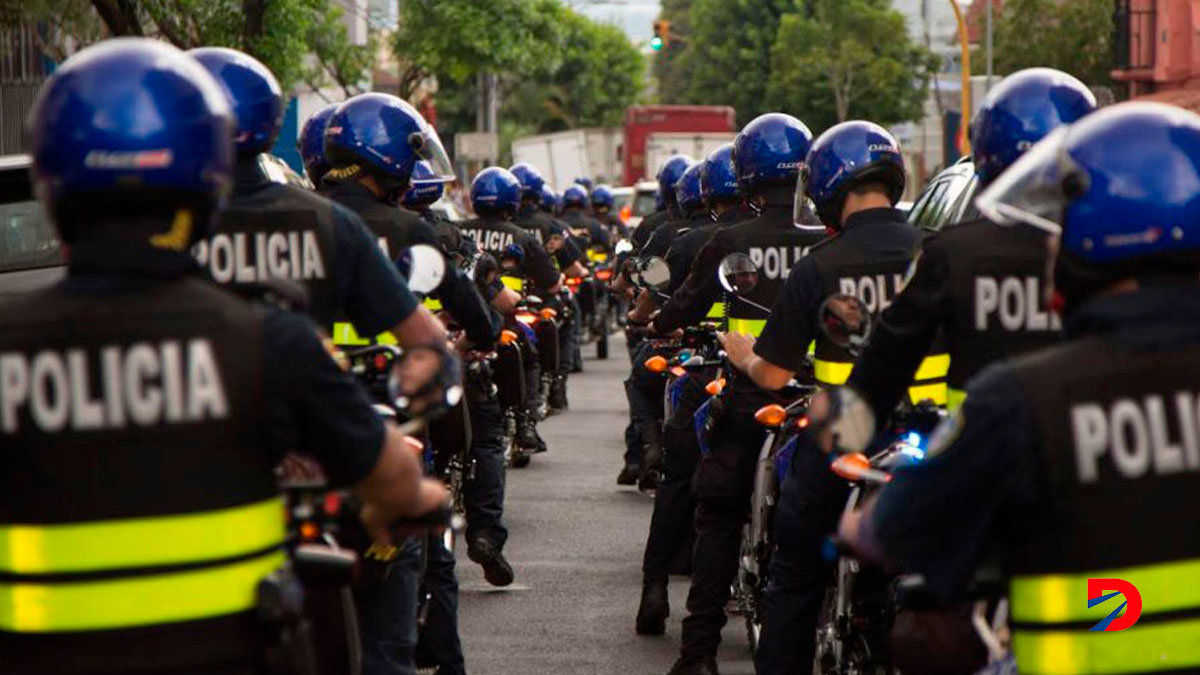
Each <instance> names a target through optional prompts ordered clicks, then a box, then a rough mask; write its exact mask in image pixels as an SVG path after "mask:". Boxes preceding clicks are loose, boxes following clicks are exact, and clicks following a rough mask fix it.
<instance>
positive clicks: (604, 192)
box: [592, 183, 613, 209]
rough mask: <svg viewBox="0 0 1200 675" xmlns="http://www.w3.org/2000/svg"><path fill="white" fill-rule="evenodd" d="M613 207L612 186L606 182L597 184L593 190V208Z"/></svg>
mask: <svg viewBox="0 0 1200 675" xmlns="http://www.w3.org/2000/svg"><path fill="white" fill-rule="evenodd" d="M612 207H613V191H612V188H611V187H609V186H608V185H605V184H604V183H601V184H600V185H597V186H596V189H595V190H592V208H594V209H611V208H612Z"/></svg>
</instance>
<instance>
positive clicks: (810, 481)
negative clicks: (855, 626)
mask: <svg viewBox="0 0 1200 675" xmlns="http://www.w3.org/2000/svg"><path fill="white" fill-rule="evenodd" d="M849 492H850V488H849V486H848V485H847V483H846V481H844V480H841V479H839V478H838V477H837V476H836V475H835V474H834V473H833V472H832V471H830V470H829V462H828V458H827V457H826V456H825V455H824V453H822V452H821V451H820V450H819V449H818V448H817V447H816V446H815V445H813V444H812V443H811V442H804V440H803V439H802V441H801V443H800V444H799V445H798V447H797V448H796V454H795V456H794V457H793V458H792V464H791V467H790V468H789V470H788V473H787V475H786V476H785V477H784V480H783V485H782V486H780V494H779V506H778V507H777V508H776V511H775V532H774V535H775V542H776V549H775V552H774V553H773V554H772V556H771V566H770V581H769V582H768V584H767V591H766V595H765V597H764V605H765V611H766V614H765V618H764V621H763V634H762V639H761V640H760V642H759V647H758V654H757V657H756V663H755V666H756V669H757V672H758V673H759V675H768V674H770V675H785V674H791V673H797V672H808V671H809V670H810V669H811V668H812V662H813V657H814V652H815V642H816V631H817V621H818V620H819V619H820V614H821V604H822V602H823V601H824V598H825V591H826V589H827V588H828V587H829V584H830V582H831V581H832V579H833V570H834V563H833V562H832V561H829V560H826V559H825V557H824V556H823V553H822V552H823V549H824V546H825V542H826V541H827V540H828V538H829V536H830V535H831V534H833V533H834V532H835V531H836V529H837V524H838V520H839V519H840V518H841V514H842V511H843V510H844V509H845V507H846V499H847V498H848V497H849Z"/></svg>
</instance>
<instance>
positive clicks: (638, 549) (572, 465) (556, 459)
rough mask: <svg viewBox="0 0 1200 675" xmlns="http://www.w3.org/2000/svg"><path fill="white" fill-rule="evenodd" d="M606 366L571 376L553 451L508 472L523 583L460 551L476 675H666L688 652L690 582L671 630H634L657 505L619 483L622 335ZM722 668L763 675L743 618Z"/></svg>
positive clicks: (591, 364)
mask: <svg viewBox="0 0 1200 675" xmlns="http://www.w3.org/2000/svg"><path fill="white" fill-rule="evenodd" d="M615 337H616V340H615V341H614V342H613V344H612V345H611V356H610V358H609V359H608V360H606V361H597V360H595V359H593V358H590V357H591V356H592V355H593V354H594V353H595V348H594V347H593V346H590V345H585V346H584V357H585V359H586V363H585V364H584V372H583V373H578V374H575V375H572V376H571V378H570V389H569V398H570V405H571V408H570V410H569V411H568V412H567V413H565V414H562V415H558V416H555V417H552V418H550V419H548V420H546V421H544V422H542V423H541V424H540V425H539V429H540V431H541V433H542V435H543V436H544V437H545V439H546V441H547V443H548V444H549V447H550V450H549V452H547V453H545V454H541V455H537V456H536V457H535V458H534V460H533V463H532V464H531V465H530V466H529V467H528V468H525V469H516V470H514V469H510V470H509V472H508V489H507V497H508V499H507V504H506V505H505V519H506V521H507V523H508V527H509V530H510V536H509V540H508V545H507V547H506V549H505V554H506V555H507V556H508V559H509V561H510V562H511V563H512V565H513V568H514V570H515V572H516V582H515V583H514V584H513V585H512V586H510V587H508V588H506V589H496V588H493V587H491V586H489V585H488V584H487V582H486V581H484V579H483V574H482V573H481V571H480V569H479V567H478V566H477V565H475V564H473V563H471V562H470V561H468V560H467V559H466V555H465V553H464V552H462V551H461V550H460V556H459V568H458V569H459V581H460V584H461V607H460V611H459V616H460V617H461V618H460V633H461V635H462V638H463V643H464V649H465V652H466V659H467V670H468V672H470V673H472V674H475V675H536V674H543V673H544V674H547V675H550V674H553V675H562V674H566V673H580V674H588V675H591V674H597V675H599V674H606V675H607V674H613V675H616V674H619V675H651V674H653V675H665V673H666V672H667V671H668V670H669V669H670V667H671V664H672V663H673V662H674V660H675V658H676V656H677V655H678V649H679V628H680V625H679V622H680V620H681V619H682V618H683V616H684V601H685V599H686V597H687V579H686V578H677V579H673V580H672V582H671V618H670V620H669V621H668V623H667V633H666V635H664V636H661V637H643V636H640V635H637V634H636V633H635V632H634V629H633V624H634V615H635V614H636V612H637V605H638V599H639V597H640V593H641V559H642V549H643V546H644V544H645V541H646V532H647V529H648V527H649V523H650V514H651V511H652V509H653V500H652V498H651V497H649V496H647V495H642V494H639V493H638V492H637V490H635V489H633V488H625V487H619V486H618V485H617V484H616V475H617V472H618V471H619V470H620V468H621V455H622V452H623V448H624V442H623V432H624V428H625V423H626V421H627V419H628V412H627V411H628V406H627V405H626V402H625V390H624V387H623V385H622V380H623V379H624V377H625V375H626V374H627V373H628V370H629V360H628V358H627V357H626V351H625V346H624V343H623V342H622V341H621V337H620V336H615ZM723 637H724V640H723V643H722V653H721V655H720V667H721V672H722V673H723V674H724V675H749V674H751V673H753V672H754V669H753V666H752V664H751V662H750V658H749V652H748V650H747V647H746V638H745V631H744V628H743V623H742V621H741V619H740V618H739V617H736V616H732V617H730V621H729V623H728V624H727V625H726V627H725V632H724V636H723Z"/></svg>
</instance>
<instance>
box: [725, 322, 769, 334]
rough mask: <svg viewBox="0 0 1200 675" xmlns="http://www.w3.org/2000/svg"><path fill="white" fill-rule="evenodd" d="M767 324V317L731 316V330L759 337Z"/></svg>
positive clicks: (731, 331)
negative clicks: (745, 317)
mask: <svg viewBox="0 0 1200 675" xmlns="http://www.w3.org/2000/svg"><path fill="white" fill-rule="evenodd" d="M766 325H767V320H766V319H735V318H733V317H729V332H730V333H744V334H746V335H753V336H754V337H758V336H759V335H761V334H762V331H763V327H765V326H766Z"/></svg>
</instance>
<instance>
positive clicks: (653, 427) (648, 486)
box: [638, 422, 663, 492]
mask: <svg viewBox="0 0 1200 675" xmlns="http://www.w3.org/2000/svg"><path fill="white" fill-rule="evenodd" d="M641 432H642V473H641V475H639V476H638V489H639V490H641V491H643V492H647V491H650V490H656V489H658V485H659V483H661V482H662V465H663V440H662V424H661V423H657V422H652V423H649V424H643V425H642V426H641Z"/></svg>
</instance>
